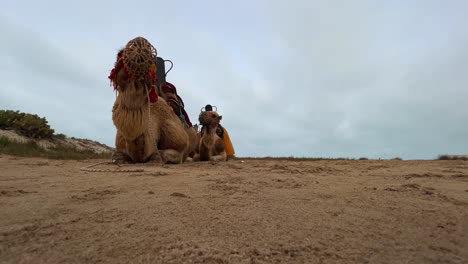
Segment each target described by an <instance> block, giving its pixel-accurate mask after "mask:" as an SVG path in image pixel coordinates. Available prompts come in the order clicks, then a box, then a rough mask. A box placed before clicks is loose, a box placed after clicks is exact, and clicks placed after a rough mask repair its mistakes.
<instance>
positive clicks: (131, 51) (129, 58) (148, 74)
mask: <svg viewBox="0 0 468 264" xmlns="http://www.w3.org/2000/svg"><path fill="white" fill-rule="evenodd" d="M156 56H157V51H156V49H155V48H154V47H153V45H151V43H150V42H149V41H148V40H146V39H145V38H143V37H137V38H134V39H132V40H130V41H129V42H128V43H127V45H126V46H125V48H124V49H123V50H121V51H120V52H119V53H118V54H117V61H116V63H115V66H114V68H113V69H112V71H111V73H110V75H109V79H110V80H111V82H112V83H113V85H114V89H116V88H117V87H116V85H117V84H116V83H115V79H116V77H117V73H118V72H119V71H120V70H121V69H122V68H123V69H124V70H125V72H126V73H127V74H128V76H129V78H130V79H131V80H134V81H135V80H141V79H146V80H149V81H151V83H155V82H156V64H155V60H156Z"/></svg>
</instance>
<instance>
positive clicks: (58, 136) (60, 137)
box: [55, 133, 67, 140]
mask: <svg viewBox="0 0 468 264" xmlns="http://www.w3.org/2000/svg"><path fill="white" fill-rule="evenodd" d="M55 137H56V138H58V139H62V140H65V139H67V136H66V135H65V134H61V133H60V134H57V135H55Z"/></svg>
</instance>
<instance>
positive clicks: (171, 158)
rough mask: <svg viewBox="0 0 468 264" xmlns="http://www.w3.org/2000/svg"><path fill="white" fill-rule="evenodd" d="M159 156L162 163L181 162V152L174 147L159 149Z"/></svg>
mask: <svg viewBox="0 0 468 264" xmlns="http://www.w3.org/2000/svg"><path fill="white" fill-rule="evenodd" d="M160 153H161V158H162V160H163V162H164V163H171V164H180V163H182V162H183V155H182V153H180V152H178V151H177V150H174V149H164V150H160Z"/></svg>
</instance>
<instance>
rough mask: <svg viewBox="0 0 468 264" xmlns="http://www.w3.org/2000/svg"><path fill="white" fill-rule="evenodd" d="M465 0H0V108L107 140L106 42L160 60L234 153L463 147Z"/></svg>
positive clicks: (467, 128)
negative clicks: (217, 119) (214, 118)
mask: <svg viewBox="0 0 468 264" xmlns="http://www.w3.org/2000/svg"><path fill="white" fill-rule="evenodd" d="M467 14H468V1H464V0H460V1H457V0H440V1H430V0H412V1H406V0H401V1H387V0H381V1H376V0H369V1H359V0H355V1H347V0H342V1H337V0H323V1H314V0H304V1H302V0H291V1H272V0H237V1H220V0H212V1H204V0H197V1H191V0H185V1H175V0H165V1H160V0H158V1H155V0H148V1H115V0H113V1H97V0H92V1H88V0H86V1H84V0H80V1H63V0H58V1H47V0H43V1H32V0H29V1H23V0H2V3H1V8H0V35H1V41H0V58H1V60H0V78H1V80H2V81H3V82H2V85H0V94H1V96H0V109H12V110H20V111H24V112H30V113H36V114H38V115H40V116H45V117H46V118H47V120H48V121H49V123H50V125H51V126H52V127H53V128H54V129H55V130H56V131H57V132H58V133H64V134H66V135H68V136H75V137H83V138H89V139H93V140H98V141H100V142H103V143H106V144H108V145H110V146H114V136H115V127H114V125H113V123H112V119H111V109H112V105H113V102H114V100H115V96H116V95H115V93H114V92H113V88H112V87H111V86H110V84H109V80H108V79H107V76H108V75H109V72H110V70H111V69H112V67H113V63H114V59H115V55H116V52H117V51H118V49H119V48H121V47H123V46H124V45H125V44H126V43H127V42H128V41H129V40H130V39H133V38H135V37H137V36H143V37H145V38H147V39H148V40H149V41H150V42H152V44H153V45H154V46H155V47H156V48H157V50H158V55H160V56H162V57H163V58H165V59H171V60H172V61H174V64H175V65H174V68H173V70H172V71H171V72H170V73H169V75H168V81H170V82H172V83H173V84H175V85H176V87H177V89H178V93H179V95H180V96H181V97H182V98H183V100H184V102H185V105H186V110H187V112H188V113H189V115H190V118H191V120H192V122H193V123H196V122H198V121H197V117H198V114H199V111H200V108H201V107H203V106H204V105H205V104H207V103H211V104H214V105H216V106H217V107H218V110H219V112H220V114H222V115H223V121H222V124H223V125H224V126H225V127H226V128H227V129H228V131H229V134H230V136H231V139H232V141H233V144H234V147H235V150H236V155H237V156H299V157H303V156H306V157H361V156H365V157H369V158H379V157H381V158H393V157H397V156H398V157H401V158H404V159H430V158H435V157H436V156H437V155H438V154H467V153H468V107H467V101H468V27H467V25H468V15H467Z"/></svg>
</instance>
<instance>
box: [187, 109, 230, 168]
mask: <svg viewBox="0 0 468 264" xmlns="http://www.w3.org/2000/svg"><path fill="white" fill-rule="evenodd" d="M222 118H223V117H222V116H220V115H219V114H218V113H217V112H216V111H204V112H201V113H200V116H199V117H198V121H199V122H200V124H201V125H202V130H201V132H200V133H199V134H198V135H199V139H198V140H199V144H198V149H197V150H198V153H197V154H196V155H195V157H194V160H196V161H209V160H211V161H226V160H227V155H226V149H225V145H224V141H223V139H222V138H221V137H220V136H219V135H218V133H217V130H218V129H219V126H220V124H219V122H220V121H221V119H222Z"/></svg>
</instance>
